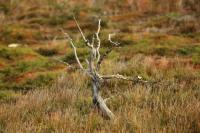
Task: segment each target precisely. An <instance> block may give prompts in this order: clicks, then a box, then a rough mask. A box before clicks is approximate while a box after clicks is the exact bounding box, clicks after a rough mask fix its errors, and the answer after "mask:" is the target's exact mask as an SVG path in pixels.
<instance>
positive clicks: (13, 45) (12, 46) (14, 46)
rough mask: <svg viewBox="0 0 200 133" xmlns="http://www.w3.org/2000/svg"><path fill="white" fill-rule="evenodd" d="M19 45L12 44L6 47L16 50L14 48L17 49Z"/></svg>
mask: <svg viewBox="0 0 200 133" xmlns="http://www.w3.org/2000/svg"><path fill="white" fill-rule="evenodd" d="M20 45H21V44H17V43H12V44H9V45H8V47H9V48H16V47H19V46H20Z"/></svg>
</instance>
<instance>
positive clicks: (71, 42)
mask: <svg viewBox="0 0 200 133" xmlns="http://www.w3.org/2000/svg"><path fill="white" fill-rule="evenodd" d="M64 35H65V37H67V38H68V40H69V42H70V44H71V46H72V48H73V50H74V55H75V58H76V61H77V63H78V65H79V67H80V68H81V69H82V70H84V68H83V65H82V64H81V62H80V60H79V58H78V55H77V51H76V47H75V45H74V43H73V40H72V38H71V37H70V36H69V35H68V34H67V33H64Z"/></svg>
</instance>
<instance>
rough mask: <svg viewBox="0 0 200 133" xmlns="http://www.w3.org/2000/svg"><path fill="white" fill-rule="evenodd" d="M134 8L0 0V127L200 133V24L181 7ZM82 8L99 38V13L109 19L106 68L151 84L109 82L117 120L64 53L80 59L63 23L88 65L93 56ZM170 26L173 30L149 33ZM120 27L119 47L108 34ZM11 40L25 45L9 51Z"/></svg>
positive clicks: (105, 87) (105, 23)
mask: <svg viewBox="0 0 200 133" xmlns="http://www.w3.org/2000/svg"><path fill="white" fill-rule="evenodd" d="M129 5H131V4H130V3H127V2H120V1H118V2H116V3H115V2H105V4H103V3H101V2H100V3H99V4H97V5H94V4H92V3H91V2H90V1H81V0H80V1H78V2H77V1H67V2H64V1H62V2H61V1H59V0H40V1H37V0H36V1H28V2H27V1H25V0H21V1H20V2H19V1H12V2H5V1H3V2H0V19H2V21H0V132H38V133H40V132H41V133H43V132H44V133H45V132H88V133H90V132H91V133H93V132H102V133H104V132H130V133H132V132H136V133H137V132H144V133H146V132H147V133H148V132H180V133H188V132H194V133H196V132H200V115H199V112H200V107H199V105H200V102H199V101H200V87H199V84H200V69H199V68H200V60H199V57H200V34H199V33H198V29H199V28H198V27H199V22H198V21H185V20H183V21H180V22H179V20H180V19H181V18H182V17H184V14H183V12H181V13H180V12H179V11H178V9H176V10H173V11H172V12H168V11H166V14H163V13H164V12H165V11H161V12H160V13H158V15H155V14H154V13H153V11H152V14H151V13H150V12H147V13H142V12H143V11H142V10H143V8H142V7H141V6H144V7H145V5H144V4H141V3H140V4H139V5H138V6H139V7H137V8H138V9H134V10H133V9H132V7H130V6H129ZM151 6H153V4H152V5H151ZM161 7H162V6H161V5H160V4H159V6H158V7H157V8H161ZM130 8H131V9H130ZM157 8H155V12H159V11H157V10H159V9H157ZM162 9H163V10H164V8H162ZM117 10H119V11H120V12H119V13H117ZM135 10H141V12H140V11H135ZM147 10H150V9H147ZM152 10H153V9H152ZM170 10H171V9H170ZM73 15H75V16H76V18H77V20H78V21H79V23H80V27H81V28H82V29H83V32H84V33H85V35H86V37H87V38H90V39H91V38H92V34H91V33H93V32H96V30H97V26H96V24H97V23H96V22H97V18H99V17H101V18H102V28H101V32H100V38H101V42H102V45H101V46H102V49H101V51H100V52H101V55H102V56H103V55H104V54H105V53H107V51H109V49H110V48H112V51H110V52H108V55H107V56H106V58H105V59H104V60H103V62H102V65H101V69H100V73H101V74H118V73H119V74H123V75H126V76H134V77H136V76H138V75H139V76H142V77H143V78H144V79H145V80H148V81H150V83H148V84H146V85H143V84H133V83H131V82H125V81H117V80H112V81H105V82H102V83H101V94H102V96H103V98H109V97H110V99H109V100H108V101H107V105H108V106H109V108H110V109H111V110H112V111H113V113H114V114H115V116H116V117H115V119H114V120H105V119H104V118H103V117H102V116H101V114H100V113H99V112H98V110H96V109H95V108H93V105H92V97H91V95H92V94H91V93H92V92H91V82H90V79H89V78H88V77H86V75H84V74H82V73H81V72H80V71H79V70H77V71H75V69H73V67H72V68H71V67H66V66H65V65H63V64H62V63H60V62H58V61H56V60H55V58H58V59H62V60H63V61H64V62H67V63H69V64H70V65H72V66H76V65H77V63H76V60H75V57H74V53H73V49H72V48H71V47H70V44H69V43H68V42H66V40H63V39H62V34H61V32H60V28H63V29H64V30H65V31H66V32H67V33H69V35H70V36H71V37H72V38H73V39H74V41H75V45H76V46H77V54H78V56H79V57H80V60H81V62H82V63H83V66H85V65H86V63H85V58H88V55H89V53H88V52H87V48H85V44H84V42H83V40H82V39H81V36H80V35H79V32H78V29H77V27H76V25H75V23H74V22H73V21H72V20H73ZM2 16H3V17H2ZM195 19H197V20H198V18H195ZM93 22H94V24H93ZM16 23H17V25H16ZM171 26H174V27H173V29H171V30H169V31H166V32H161V33H159V32H154V33H151V32H147V31H146V29H147V28H149V27H150V28H151V27H155V28H158V29H161V30H164V31H165V29H168V28H170V27H171ZM115 32H116V36H114V37H113V38H112V40H113V41H117V42H119V43H120V46H118V47H115V46H112V45H111V44H110V43H109V41H108V37H107V35H108V34H109V33H115ZM11 43H19V44H21V45H20V47H17V48H8V47H7V45H9V44H11ZM65 67H66V69H65Z"/></svg>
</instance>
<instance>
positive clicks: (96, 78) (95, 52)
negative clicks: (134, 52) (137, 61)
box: [63, 18, 146, 119]
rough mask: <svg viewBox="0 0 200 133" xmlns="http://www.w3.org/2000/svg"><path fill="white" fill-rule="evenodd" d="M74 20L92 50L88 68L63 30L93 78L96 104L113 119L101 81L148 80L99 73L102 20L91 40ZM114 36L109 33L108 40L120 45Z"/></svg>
mask: <svg viewBox="0 0 200 133" xmlns="http://www.w3.org/2000/svg"><path fill="white" fill-rule="evenodd" d="M74 20H75V23H76V25H77V27H78V29H79V32H80V34H81V36H82V38H83V40H84V42H85V45H86V46H87V47H88V48H89V51H90V57H89V59H86V63H87V65H88V68H84V67H83V65H82V63H81V62H80V60H79V57H78V55H77V51H76V47H75V45H74V42H73V40H72V38H71V37H70V36H69V35H68V34H67V33H65V32H63V33H64V35H65V37H66V38H67V39H68V40H69V42H70V44H71V46H72V48H73V51H74V55H75V58H76V61H77V63H78V65H79V67H80V69H81V70H82V71H83V72H85V73H86V74H87V75H88V76H89V77H90V78H91V82H92V97H93V104H94V106H95V107H97V108H98V110H99V111H100V112H102V114H103V116H105V117H107V118H109V119H112V118H114V114H113V113H112V111H111V110H110V109H109V108H108V107H107V105H106V99H103V98H102V97H101V94H100V90H101V89H100V83H101V81H104V80H109V79H121V80H127V81H131V82H134V83H136V82H146V81H144V80H142V78H141V77H140V76H138V77H136V78H134V77H125V76H123V75H119V74H117V75H101V74H99V72H98V71H99V68H100V65H101V54H100V52H99V49H100V46H101V40H100V37H99V34H100V30H101V20H99V21H98V29H97V32H96V33H95V34H94V36H93V39H92V41H91V42H90V41H89V40H88V39H87V38H86V37H85V35H84V33H83V31H82V29H81V28H80V26H79V24H78V22H77V20H76V19H75V18H74ZM112 36H113V35H112V34H109V37H108V40H109V41H110V43H111V44H114V45H118V43H116V42H114V41H112ZM95 40H96V42H97V43H96V44H95Z"/></svg>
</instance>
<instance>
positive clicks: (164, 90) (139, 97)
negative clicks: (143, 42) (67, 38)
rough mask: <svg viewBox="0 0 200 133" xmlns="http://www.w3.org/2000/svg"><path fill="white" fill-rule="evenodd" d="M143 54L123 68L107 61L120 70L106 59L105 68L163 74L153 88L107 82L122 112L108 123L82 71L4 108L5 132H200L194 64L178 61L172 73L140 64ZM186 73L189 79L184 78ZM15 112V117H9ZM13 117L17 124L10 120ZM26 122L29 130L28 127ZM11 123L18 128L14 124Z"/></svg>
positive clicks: (113, 106) (114, 105)
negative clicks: (97, 108) (95, 106)
mask: <svg viewBox="0 0 200 133" xmlns="http://www.w3.org/2000/svg"><path fill="white" fill-rule="evenodd" d="M138 58H140V57H139V56H138V57H134V59H135V62H134V63H129V62H121V65H125V67H122V68H121V67H119V64H118V65H117V64H115V62H112V60H107V61H106V62H107V63H108V62H110V61H111V63H110V64H113V68H115V69H113V68H111V67H108V66H107V63H106V62H105V64H104V65H105V66H104V65H103V66H102V69H107V72H108V73H109V72H112V71H113V70H116V71H115V72H117V71H118V72H122V71H123V70H133V71H134V72H135V73H139V72H137V68H136V67H140V70H143V71H142V73H146V74H147V75H148V71H149V70H148V69H147V68H146V67H151V69H153V71H154V74H152V75H149V77H150V78H151V79H154V78H156V77H157V78H160V81H159V82H158V83H155V84H153V85H148V86H143V85H132V84H131V83H127V82H120V83H117V82H116V81H110V82H107V83H104V84H103V85H102V87H103V88H102V91H103V95H104V97H109V96H112V98H111V99H110V100H109V101H108V105H109V107H110V108H111V110H113V112H114V113H115V115H116V119H115V120H113V121H106V120H104V119H103V118H102V117H101V116H100V115H99V114H98V112H97V111H95V110H94V109H92V102H91V96H90V95H91V92H90V89H89V87H90V86H89V80H88V79H87V78H86V77H84V76H83V75H82V74H81V73H77V72H76V73H71V74H70V75H68V76H64V77H63V76H62V77H60V78H59V79H58V81H57V82H56V84H55V85H54V86H53V87H52V88H51V89H43V90H36V91H33V92H29V93H28V94H26V95H24V96H22V97H20V99H19V100H18V101H17V103H16V104H13V105H11V106H10V105H4V106H2V107H1V108H0V111H1V112H2V113H1V115H0V118H1V119H2V120H1V121H2V122H1V123H2V125H1V126H2V127H4V128H3V129H2V131H7V132H15V131H20V132H28V131H30V130H32V131H35V132H62V131H64V132H68V131H70V132H74V131H76V132H83V131H86V132H99V131H101V132H110V131H111V132H125V131H126V132H148V131H152V132H166V131H167V132H190V131H193V132H198V131H199V125H198V124H199V113H198V112H199V107H198V103H199V100H200V99H199V97H200V96H199V94H200V93H199V87H198V84H199V82H200V81H199V80H198V79H199V78H198V77H199V76H200V75H199V74H198V73H197V72H194V74H191V75H185V73H188V72H190V71H191V69H192V68H191V67H186V68H182V69H180V68H179V67H178V66H177V65H178V64H176V67H175V68H171V69H169V71H168V72H166V71H165V70H162V69H161V70H156V68H153V67H154V65H152V66H149V64H148V63H146V64H145V60H143V61H144V64H143V65H141V66H140V65H139V64H140V63H141V61H140V60H139V59H138ZM116 63H119V62H116ZM121 65H120V66H121ZM105 67H106V68H105ZM133 68H135V69H133ZM138 69H139V68H138ZM183 75H185V78H184V79H183V80H180V81H179V78H180V77H181V78H182V77H183ZM162 76H164V78H161V77H162ZM66 81H69V82H66ZM186 82H190V84H188V83H186ZM87 83H88V84H87ZM105 90H106V91H105ZM33 101H34V102H33ZM14 110H15V111H14ZM5 111H6V112H5ZM13 111H14V112H13ZM10 113H12V115H8V114H10ZM10 120H12V121H13V122H12V124H14V125H15V127H13V126H12V125H11V124H9V123H10ZM25 125H26V126H28V127H29V128H23V127H24V126H25ZM10 126H11V127H12V128H8V127H10Z"/></svg>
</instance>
